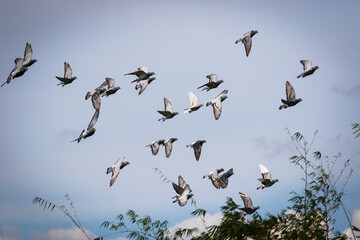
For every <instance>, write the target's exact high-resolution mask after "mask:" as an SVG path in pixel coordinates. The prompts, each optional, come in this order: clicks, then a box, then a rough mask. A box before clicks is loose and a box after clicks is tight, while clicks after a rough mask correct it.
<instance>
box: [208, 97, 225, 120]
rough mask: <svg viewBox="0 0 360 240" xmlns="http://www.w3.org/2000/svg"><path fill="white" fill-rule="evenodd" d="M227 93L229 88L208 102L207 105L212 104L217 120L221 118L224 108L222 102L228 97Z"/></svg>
mask: <svg viewBox="0 0 360 240" xmlns="http://www.w3.org/2000/svg"><path fill="white" fill-rule="evenodd" d="M227 93H228V90H224V91H222V92H221V93H220V94H219V95H218V96H217V97H216V98H214V99H213V100H211V102H208V103H206V106H210V105H212V106H213V110H214V117H215V120H218V119H219V118H220V115H221V110H222V104H221V102H222V101H224V100H225V99H227V96H226V94H227Z"/></svg>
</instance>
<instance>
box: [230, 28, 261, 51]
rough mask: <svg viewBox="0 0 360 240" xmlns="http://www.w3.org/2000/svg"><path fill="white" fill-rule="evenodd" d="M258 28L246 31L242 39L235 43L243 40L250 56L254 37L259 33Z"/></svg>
mask: <svg viewBox="0 0 360 240" xmlns="http://www.w3.org/2000/svg"><path fill="white" fill-rule="evenodd" d="M257 33H258V31H257V30H251V31H249V32H247V33H245V34H244V35H243V36H242V37H241V38H240V39H238V40H236V42H235V44H238V43H239V42H242V43H243V44H244V46H245V52H246V56H247V57H248V56H249V53H250V50H251V45H252V37H253V36H254V35H255V34H257Z"/></svg>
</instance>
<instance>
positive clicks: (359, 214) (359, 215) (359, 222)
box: [344, 209, 360, 240]
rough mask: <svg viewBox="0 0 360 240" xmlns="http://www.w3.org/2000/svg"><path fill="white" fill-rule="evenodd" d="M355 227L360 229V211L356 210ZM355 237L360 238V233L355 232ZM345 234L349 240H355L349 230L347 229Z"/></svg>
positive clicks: (354, 215)
mask: <svg viewBox="0 0 360 240" xmlns="http://www.w3.org/2000/svg"><path fill="white" fill-rule="evenodd" d="M352 221H353V225H354V226H355V227H357V228H359V229H360V209H356V210H354V213H353V216H352ZM354 233H355V236H360V232H354ZM344 234H345V235H346V236H347V237H348V239H349V240H354V238H353V235H352V232H351V231H350V229H349V228H346V229H345V231H344Z"/></svg>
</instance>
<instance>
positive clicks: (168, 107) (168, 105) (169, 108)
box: [164, 97, 173, 112]
mask: <svg viewBox="0 0 360 240" xmlns="http://www.w3.org/2000/svg"><path fill="white" fill-rule="evenodd" d="M164 105H165V111H168V112H172V111H173V106H172V104H171V102H170V101H169V100H168V99H167V98H165V97H164Z"/></svg>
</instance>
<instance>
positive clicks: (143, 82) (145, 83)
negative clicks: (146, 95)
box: [135, 77, 156, 95]
mask: <svg viewBox="0 0 360 240" xmlns="http://www.w3.org/2000/svg"><path fill="white" fill-rule="evenodd" d="M155 79H156V78H154V77H152V78H149V79H145V80H140V82H139V83H138V84H136V85H135V89H136V90H138V89H139V88H140V91H139V95H140V94H141V93H142V92H143V91H145V89H146V87H147V86H148V85H149V84H150V83H151V82H152V81H154V80H155Z"/></svg>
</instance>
